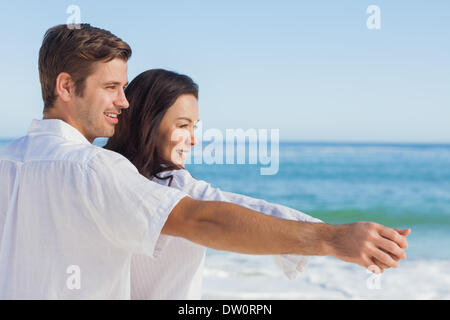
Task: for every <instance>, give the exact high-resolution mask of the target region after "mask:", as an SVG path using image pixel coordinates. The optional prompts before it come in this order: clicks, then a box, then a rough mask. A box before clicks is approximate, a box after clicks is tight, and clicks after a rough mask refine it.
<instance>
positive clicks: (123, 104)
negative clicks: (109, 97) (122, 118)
mask: <svg viewBox="0 0 450 320" xmlns="http://www.w3.org/2000/svg"><path fill="white" fill-rule="evenodd" d="M114 104H115V105H116V106H118V107H119V108H121V109H128V107H129V106H130V103H129V102H128V100H127V97H126V96H125V91H124V90H123V89H122V90H120V93H119V96H118V97H117V99H116V101H115V102H114Z"/></svg>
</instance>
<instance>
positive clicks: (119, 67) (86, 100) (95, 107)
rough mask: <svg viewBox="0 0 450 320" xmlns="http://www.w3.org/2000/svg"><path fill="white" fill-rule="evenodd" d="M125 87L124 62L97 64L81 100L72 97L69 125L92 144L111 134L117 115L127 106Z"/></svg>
mask: <svg viewBox="0 0 450 320" xmlns="http://www.w3.org/2000/svg"><path fill="white" fill-rule="evenodd" d="M127 84H128V77H127V63H126V62H125V61H123V60H121V59H114V60H111V61H109V62H97V63H95V71H94V73H93V74H91V75H90V76H89V77H87V78H86V85H85V88H84V92H83V95H82V97H79V96H74V99H73V102H74V103H73V106H72V107H73V110H71V122H72V124H73V126H75V127H76V128H77V129H78V130H79V131H80V132H81V133H82V134H83V135H84V136H85V137H86V138H87V139H88V140H89V141H90V142H91V143H92V142H93V141H94V139H95V138H98V137H111V136H112V135H113V134H114V128H115V126H116V124H117V123H118V121H119V118H118V115H119V114H120V113H121V112H122V111H121V110H122V109H125V108H128V106H129V104H128V101H127V99H126V97H125V93H124V88H125V86H126V85H127Z"/></svg>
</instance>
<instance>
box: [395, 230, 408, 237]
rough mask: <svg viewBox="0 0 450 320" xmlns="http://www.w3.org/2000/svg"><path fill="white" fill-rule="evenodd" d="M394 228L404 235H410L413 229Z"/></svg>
mask: <svg viewBox="0 0 450 320" xmlns="http://www.w3.org/2000/svg"><path fill="white" fill-rule="evenodd" d="M394 230H395V231H397V232H398V233H399V234H400V235H402V236H404V237H406V236H408V235H409V234H410V233H411V229H394Z"/></svg>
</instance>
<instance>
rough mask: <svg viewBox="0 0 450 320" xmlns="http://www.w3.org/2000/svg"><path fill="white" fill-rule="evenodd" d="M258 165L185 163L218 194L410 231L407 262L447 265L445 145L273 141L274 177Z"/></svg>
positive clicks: (449, 159)
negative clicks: (276, 160) (277, 147)
mask: <svg viewBox="0 0 450 320" xmlns="http://www.w3.org/2000/svg"><path fill="white" fill-rule="evenodd" d="M260 167H261V166H259V165H236V164H234V165H189V166H188V169H189V170H190V171H191V173H192V174H193V175H194V176H195V177H196V178H198V179H203V180H206V181H208V182H210V183H212V184H213V185H215V186H217V187H220V188H221V189H223V190H226V191H232V192H237V193H242V194H245V195H249V196H253V197H256V198H262V199H265V200H267V201H271V202H275V203H280V204H283V205H286V206H289V207H292V208H295V209H297V210H300V211H303V212H305V213H307V214H310V215H312V216H315V217H317V218H320V219H322V220H323V221H325V222H327V223H332V224H341V223H349V222H354V221H374V222H377V223H380V224H383V225H386V226H390V227H396V228H411V229H412V233H411V235H410V236H409V240H410V247H409V250H408V253H409V254H408V257H409V258H410V259H416V258H417V259H421V258H438V259H450V145H424V144H362V143H358V144H354V143H353V144H345V143H339V144H337V143H281V144H280V151H279V171H278V173H277V174H276V175H265V176H264V175H260Z"/></svg>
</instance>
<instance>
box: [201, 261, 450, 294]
mask: <svg viewBox="0 0 450 320" xmlns="http://www.w3.org/2000/svg"><path fill="white" fill-rule="evenodd" d="M233 256H234V254H227V253H226V254H220V255H212V256H208V257H207V260H206V268H205V274H204V288H203V289H204V290H203V299H450V273H449V271H448V270H450V260H415V261H414V260H412V261H408V260H402V261H401V262H400V266H399V268H397V269H388V270H385V272H384V273H383V274H381V275H374V274H372V273H369V272H368V271H367V270H366V269H364V268H362V267H360V266H357V265H354V264H349V263H345V262H342V261H340V260H337V259H334V258H330V257H311V259H310V263H309V266H308V267H307V268H306V270H305V271H304V272H303V273H302V274H300V275H299V277H298V278H297V279H296V280H288V279H287V278H285V277H284V275H283V274H282V272H281V270H279V269H277V268H276V266H275V264H274V263H273V262H272V261H271V258H270V257H268V256H244V255H242V256H241V255H239V256H240V258H239V261H237V260H238V259H236V258H233ZM244 260H245V261H244Z"/></svg>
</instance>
